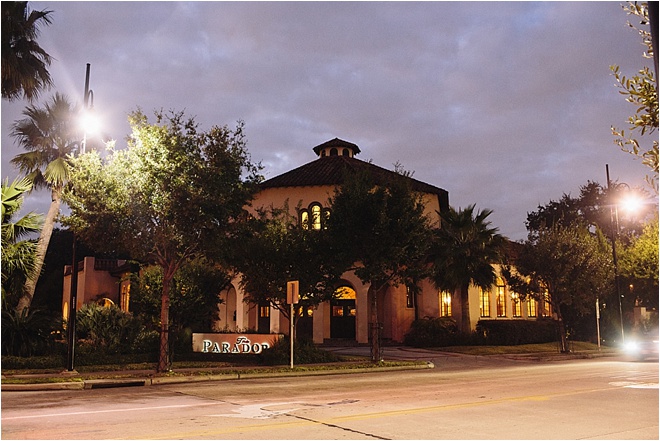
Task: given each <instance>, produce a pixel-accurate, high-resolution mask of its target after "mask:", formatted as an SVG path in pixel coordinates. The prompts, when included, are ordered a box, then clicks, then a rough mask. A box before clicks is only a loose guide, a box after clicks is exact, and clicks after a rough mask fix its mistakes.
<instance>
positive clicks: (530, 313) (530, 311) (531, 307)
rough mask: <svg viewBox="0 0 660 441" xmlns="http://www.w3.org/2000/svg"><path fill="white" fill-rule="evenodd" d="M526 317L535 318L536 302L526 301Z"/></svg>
mask: <svg viewBox="0 0 660 441" xmlns="http://www.w3.org/2000/svg"><path fill="white" fill-rule="evenodd" d="M527 317H536V300H533V299H529V300H527Z"/></svg>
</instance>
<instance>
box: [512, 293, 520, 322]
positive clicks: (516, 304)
mask: <svg viewBox="0 0 660 441" xmlns="http://www.w3.org/2000/svg"><path fill="white" fill-rule="evenodd" d="M511 307H512V309H513V311H512V313H513V316H514V317H522V302H521V301H520V296H519V295H518V293H515V292H514V293H512V294H511Z"/></svg>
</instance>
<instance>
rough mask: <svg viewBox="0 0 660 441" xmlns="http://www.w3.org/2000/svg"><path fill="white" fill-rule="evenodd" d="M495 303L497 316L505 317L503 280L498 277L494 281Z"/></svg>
mask: <svg viewBox="0 0 660 441" xmlns="http://www.w3.org/2000/svg"><path fill="white" fill-rule="evenodd" d="M495 288H496V290H497V291H496V303H497V316H498V317H506V298H505V297H504V280H502V279H501V278H500V277H498V278H497V281H496V286H495Z"/></svg>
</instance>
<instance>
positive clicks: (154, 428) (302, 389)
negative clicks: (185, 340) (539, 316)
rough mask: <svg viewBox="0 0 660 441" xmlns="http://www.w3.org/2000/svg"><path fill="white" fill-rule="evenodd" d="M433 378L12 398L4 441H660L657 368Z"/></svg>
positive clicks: (460, 364)
mask: <svg viewBox="0 0 660 441" xmlns="http://www.w3.org/2000/svg"><path fill="white" fill-rule="evenodd" d="M434 361H435V363H436V367H435V368H434V369H428V370H414V371H400V372H379V373H368V374H348V375H325V376H315V377H294V378H272V379H253V380H249V379H244V380H234V381H216V382H204V383H194V384H193V383H191V384H178V385H162V386H150V387H133V388H116V389H98V390H97V389H93V390H82V391H49V392H3V393H2V438H3V439H658V363H657V361H653V362H641V363H640V362H638V363H634V362H628V361H625V360H623V359H616V358H601V359H593V360H570V361H560V362H557V361H550V362H538V361H537V362H534V361H520V360H507V359H502V358H497V357H468V356H453V357H452V356H447V357H445V358H444V359H442V358H439V359H436V360H434Z"/></svg>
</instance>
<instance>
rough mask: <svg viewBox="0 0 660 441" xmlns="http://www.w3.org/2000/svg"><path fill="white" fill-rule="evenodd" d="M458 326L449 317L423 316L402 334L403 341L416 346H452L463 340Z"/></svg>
mask: <svg viewBox="0 0 660 441" xmlns="http://www.w3.org/2000/svg"><path fill="white" fill-rule="evenodd" d="M459 337H460V334H459V332H458V327H457V326H456V322H455V321H454V319H452V318H449V317H425V318H423V319H419V320H415V321H414V322H413V323H412V325H411V326H410V331H409V332H408V333H407V334H406V335H405V336H404V343H405V344H406V345H409V346H415V347H418V348H428V347H439V346H452V345H456V344H459V343H461V342H463V341H464V340H465V339H464V338H459Z"/></svg>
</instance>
